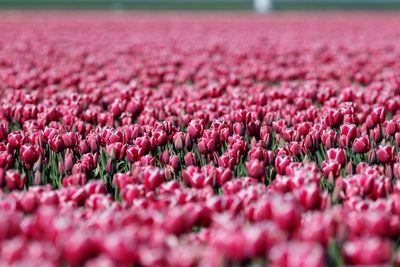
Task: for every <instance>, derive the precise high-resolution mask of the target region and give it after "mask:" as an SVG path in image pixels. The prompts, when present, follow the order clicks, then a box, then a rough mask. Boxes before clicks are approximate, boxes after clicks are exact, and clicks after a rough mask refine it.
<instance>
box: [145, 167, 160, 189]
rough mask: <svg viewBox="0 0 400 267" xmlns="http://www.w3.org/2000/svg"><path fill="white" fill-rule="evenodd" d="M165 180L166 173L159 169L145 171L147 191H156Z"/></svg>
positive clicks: (150, 168) (153, 168) (152, 168)
mask: <svg viewBox="0 0 400 267" xmlns="http://www.w3.org/2000/svg"><path fill="white" fill-rule="evenodd" d="M163 180H164V173H163V171H162V170H161V169H159V168H157V167H146V168H144V169H143V184H144V186H145V188H146V189H147V190H154V189H155V188H157V187H158V186H159V185H160V184H162V182H163Z"/></svg>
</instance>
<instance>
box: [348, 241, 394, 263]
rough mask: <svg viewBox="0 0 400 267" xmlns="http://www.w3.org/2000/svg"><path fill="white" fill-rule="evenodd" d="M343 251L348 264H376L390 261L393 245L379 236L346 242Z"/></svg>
mask: <svg viewBox="0 0 400 267" xmlns="http://www.w3.org/2000/svg"><path fill="white" fill-rule="evenodd" d="M343 253H344V258H345V261H346V263H347V264H353V265H369V266H371V265H375V266H376V265H379V264H388V263H389V261H390V257H391V246H390V243H389V241H387V240H381V239H379V238H377V237H371V238H363V239H359V240H354V241H348V242H346V243H345V244H344V246H343Z"/></svg>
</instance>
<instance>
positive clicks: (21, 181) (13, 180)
mask: <svg viewBox="0 0 400 267" xmlns="http://www.w3.org/2000/svg"><path fill="white" fill-rule="evenodd" d="M5 181H6V186H7V188H8V189H9V190H13V189H22V188H23V187H24V185H25V182H26V176H25V175H22V176H21V175H20V174H19V173H18V172H17V171H14V170H8V171H6V175H5Z"/></svg>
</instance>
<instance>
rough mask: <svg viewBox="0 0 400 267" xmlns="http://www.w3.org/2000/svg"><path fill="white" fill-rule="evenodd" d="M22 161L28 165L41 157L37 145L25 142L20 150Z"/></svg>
mask: <svg viewBox="0 0 400 267" xmlns="http://www.w3.org/2000/svg"><path fill="white" fill-rule="evenodd" d="M19 154H20V157H21V160H22V162H24V163H25V164H28V165H33V164H34V163H35V162H36V161H37V160H38V159H39V152H38V149H37V147H35V146H33V145H31V144H24V145H22V146H21V148H20V150H19Z"/></svg>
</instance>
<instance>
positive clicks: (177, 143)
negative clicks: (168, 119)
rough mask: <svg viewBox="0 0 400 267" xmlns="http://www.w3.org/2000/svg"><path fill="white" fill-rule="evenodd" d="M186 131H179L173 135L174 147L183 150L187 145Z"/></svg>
mask: <svg viewBox="0 0 400 267" xmlns="http://www.w3.org/2000/svg"><path fill="white" fill-rule="evenodd" d="M185 135H186V134H185V133H182V132H177V133H175V135H174V137H173V141H174V147H175V149H176V150H181V149H183V148H184V146H185V137H186V136H185Z"/></svg>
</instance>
